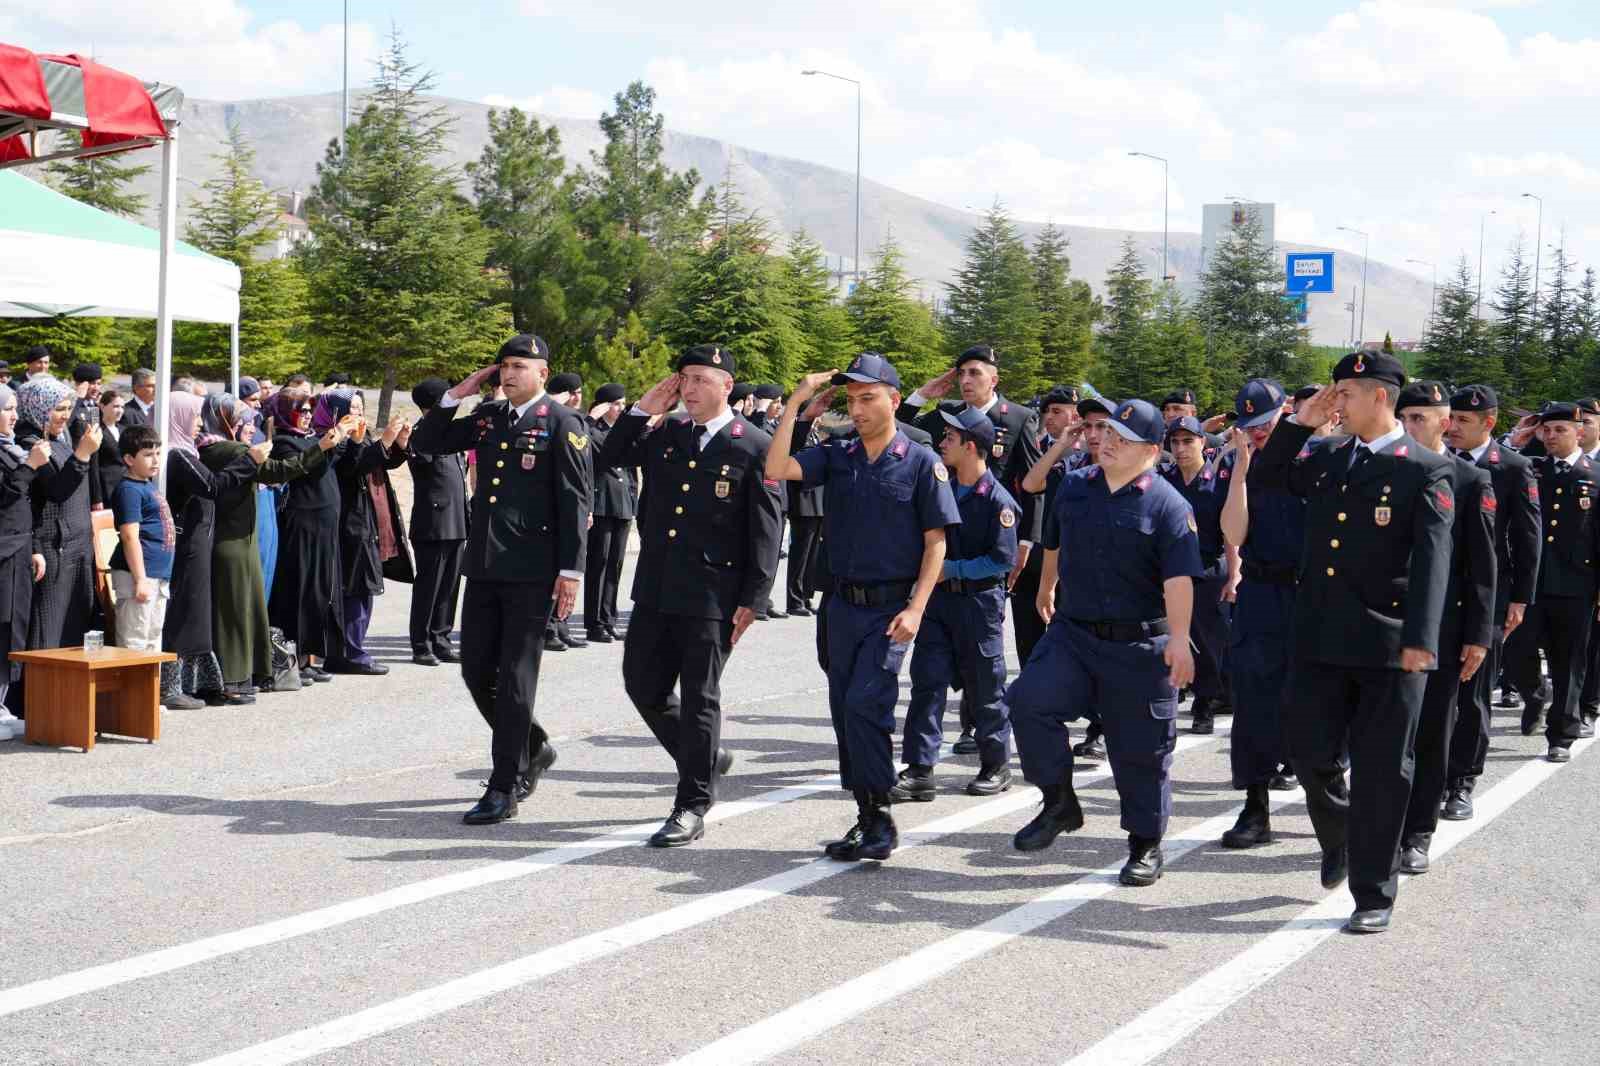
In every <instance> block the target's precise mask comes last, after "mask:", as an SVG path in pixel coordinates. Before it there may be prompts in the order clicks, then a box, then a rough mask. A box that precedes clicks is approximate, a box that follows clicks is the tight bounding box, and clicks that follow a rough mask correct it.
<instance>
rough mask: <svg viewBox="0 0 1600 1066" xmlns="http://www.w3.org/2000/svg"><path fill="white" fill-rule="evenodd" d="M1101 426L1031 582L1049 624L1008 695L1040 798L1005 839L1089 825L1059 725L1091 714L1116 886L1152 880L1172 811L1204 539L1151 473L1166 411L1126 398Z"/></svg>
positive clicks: (1174, 495) (1049, 525)
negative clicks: (1113, 798) (1109, 798)
mask: <svg viewBox="0 0 1600 1066" xmlns="http://www.w3.org/2000/svg"><path fill="white" fill-rule="evenodd" d="M1106 425H1107V426H1108V427H1109V428H1110V431H1109V432H1107V433H1106V434H1105V439H1104V440H1103V441H1102V442H1101V445H1100V464H1099V465H1098V466H1091V467H1089V468H1087V469H1084V470H1081V471H1074V472H1072V473H1070V474H1068V475H1066V477H1064V478H1063V479H1062V481H1061V487H1060V488H1059V489H1058V490H1057V492H1056V499H1055V505H1054V507H1053V509H1052V510H1051V513H1050V515H1049V516H1048V517H1047V520H1046V522H1045V526H1044V533H1043V541H1042V544H1043V546H1044V549H1045V563H1044V566H1045V579H1044V580H1043V581H1041V582H1040V585H1039V614H1040V615H1042V616H1043V617H1045V618H1047V619H1049V620H1050V624H1049V628H1047V629H1046V630H1045V635H1044V639H1043V640H1041V641H1040V642H1039V644H1038V646H1037V647H1036V648H1034V651H1033V656H1032V657H1031V658H1030V659H1029V660H1028V662H1027V665H1025V666H1024V667H1023V668H1022V674H1021V676H1019V677H1018V678H1017V679H1016V681H1014V682H1013V683H1012V685H1011V688H1010V690H1009V691H1008V692H1007V693H1006V703H1007V705H1008V706H1009V708H1010V710H1011V722H1012V728H1013V729H1014V730H1015V731H1016V736H1017V751H1018V753H1019V754H1020V755H1021V756H1022V773H1023V776H1024V777H1026V778H1027V780H1029V781H1030V782H1032V783H1033V784H1035V785H1038V786H1039V791H1040V792H1042V793H1043V794H1044V807H1043V809H1042V810H1041V811H1040V812H1039V814H1038V815H1037V816H1036V817H1035V818H1034V819H1033V821H1031V822H1029V823H1028V824H1027V825H1026V826H1025V827H1023V829H1022V830H1021V831H1019V832H1018V833H1017V835H1016V837H1015V839H1014V841H1013V843H1014V845H1015V846H1016V848H1017V849H1018V850H1019V851H1038V850H1040V849H1043V848H1046V847H1048V846H1049V845H1050V844H1051V843H1052V842H1053V841H1054V840H1055V838H1056V837H1057V836H1058V835H1060V834H1061V833H1068V832H1071V831H1073V830H1074V829H1077V828H1079V827H1080V826H1082V825H1083V809H1082V807H1081V806H1080V805H1079V803H1078V797H1077V794H1076V793H1075V792H1074V790H1073V787H1072V751H1071V749H1070V748H1068V747H1067V740H1068V736H1067V726H1066V722H1068V721H1072V720H1075V719H1078V718H1081V717H1083V715H1084V712H1085V711H1086V710H1087V709H1088V708H1090V707H1096V708H1098V709H1099V712H1100V719H1101V722H1102V724H1103V726H1104V729H1105V734H1106V747H1107V750H1108V751H1109V752H1110V757H1111V771H1112V774H1113V776H1114V777H1115V778H1116V782H1117V794H1118V795H1119V796H1120V797H1121V800H1122V827H1123V828H1124V829H1126V830H1127V831H1128V861H1127V863H1126V864H1125V865H1124V866H1123V868H1122V872H1121V874H1120V878H1119V879H1120V880H1121V882H1122V883H1123V884H1125V885H1151V884H1154V883H1155V882H1156V880H1157V879H1158V878H1160V876H1161V869H1162V864H1163V861H1164V860H1163V857H1162V853H1161V838H1162V836H1163V835H1165V833H1166V830H1167V820H1168V818H1169V817H1170V816H1171V814H1172V781H1171V777H1170V773H1171V768H1172V751H1173V747H1174V745H1175V744H1176V742H1177V723H1176V719H1177V716H1178V689H1180V688H1182V687H1183V686H1184V685H1186V684H1188V683H1189V682H1190V681H1192V680H1193V679H1194V659H1193V658H1192V657H1191V655H1190V653H1189V620H1190V616H1191V612H1192V609H1193V604H1194V578H1197V577H1199V576H1200V575H1201V573H1202V567H1201V565H1200V542H1199V536H1198V534H1197V532H1196V526H1195V520H1194V512H1193V511H1192V510H1191V509H1190V507H1189V505H1188V503H1186V502H1185V501H1184V499H1183V497H1182V496H1181V495H1179V494H1178V491H1177V490H1176V489H1174V488H1173V487H1172V486H1171V485H1170V484H1168V483H1167V482H1166V480H1165V479H1163V478H1162V477H1160V476H1159V475H1158V474H1157V473H1156V472H1155V466H1156V461H1157V458H1158V457H1159V455H1160V452H1161V442H1162V440H1163V438H1164V437H1165V436H1166V426H1165V424H1164V423H1163V422H1162V421H1161V413H1160V412H1159V411H1157V410H1156V409H1155V408H1154V407H1153V406H1151V405H1150V404H1149V403H1146V402H1145V401H1144V400H1126V401H1124V402H1123V403H1121V404H1119V405H1118V406H1117V409H1116V411H1115V412H1114V413H1113V414H1112V416H1111V418H1109V419H1108V420H1107V421H1106ZM1052 574H1054V575H1056V577H1057V579H1058V581H1059V586H1060V603H1059V605H1058V604H1057V602H1056V589H1057V581H1051V580H1050V576H1051V575H1052ZM1058 612H1059V613H1058Z"/></svg>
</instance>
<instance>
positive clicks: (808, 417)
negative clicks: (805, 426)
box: [800, 385, 839, 422]
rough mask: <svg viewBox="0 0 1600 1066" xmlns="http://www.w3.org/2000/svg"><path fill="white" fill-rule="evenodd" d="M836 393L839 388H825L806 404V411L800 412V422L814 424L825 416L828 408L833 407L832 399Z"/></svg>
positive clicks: (830, 386)
mask: <svg viewBox="0 0 1600 1066" xmlns="http://www.w3.org/2000/svg"><path fill="white" fill-rule="evenodd" d="M838 392H839V386H837V385H829V386H828V387H827V388H825V389H823V390H822V391H821V392H819V393H817V395H816V398H815V399H813V400H812V401H811V402H810V403H808V404H806V409H805V410H804V411H801V412H800V421H802V422H815V421H816V420H817V419H819V418H821V417H822V416H823V415H825V414H827V413H828V408H829V407H831V406H833V398H834V396H835V395H837V394H838Z"/></svg>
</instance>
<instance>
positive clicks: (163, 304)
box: [156, 128, 178, 493]
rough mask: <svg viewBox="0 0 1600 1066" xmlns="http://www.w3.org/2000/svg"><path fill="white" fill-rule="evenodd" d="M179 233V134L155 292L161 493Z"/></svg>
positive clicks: (169, 154)
mask: <svg viewBox="0 0 1600 1066" xmlns="http://www.w3.org/2000/svg"><path fill="white" fill-rule="evenodd" d="M177 233H178V131H177V129H176V128H172V129H169V130H168V132H167V139H166V140H165V141H163V142H162V143H161V270H160V281H159V283H158V284H159V288H158V289H157V290H156V429H157V431H158V432H160V434H161V455H162V459H163V461H162V463H161V475H160V482H159V484H160V487H161V491H162V492H163V493H165V492H166V491H167V464H166V462H165V459H166V454H167V423H168V418H167V408H168V406H169V403H168V393H170V392H171V390H172V300H171V287H172V256H173V251H174V245H175V244H176V243H177V239H178V238H177Z"/></svg>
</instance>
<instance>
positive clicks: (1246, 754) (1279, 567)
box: [1221, 378, 1306, 848]
mask: <svg viewBox="0 0 1600 1066" xmlns="http://www.w3.org/2000/svg"><path fill="white" fill-rule="evenodd" d="M1283 408H1284V390H1283V386H1281V385H1279V384H1278V383H1277V382H1276V381H1272V380H1270V379H1268V378H1255V379H1253V380H1251V381H1247V382H1245V384H1244V387H1243V388H1241V389H1240V390H1239V394H1238V396H1236V397H1235V398H1234V411H1235V413H1236V414H1237V416H1238V417H1237V420H1236V421H1235V423H1234V432H1233V443H1234V449H1233V462H1232V470H1231V473H1230V474H1229V477H1228V490H1227V491H1228V496H1227V501H1226V503H1225V504H1224V506H1223V510H1222V517H1221V522H1222V531H1223V535H1224V536H1225V537H1226V538H1227V542H1228V543H1229V544H1231V545H1233V546H1235V547H1236V548H1238V550H1239V578H1240V579H1239V584H1238V586H1237V587H1236V588H1235V590H1234V603H1233V618H1232V623H1231V627H1230V630H1229V634H1228V671H1229V681H1230V682H1231V683H1232V686H1233V736H1232V743H1231V744H1230V745H1229V754H1228V757H1229V762H1230V764H1231V769H1232V776H1233V787H1234V788H1237V789H1243V790H1244V793H1245V804H1244V810H1243V811H1241V812H1240V814H1239V820H1238V821H1237V822H1236V823H1235V824H1234V826H1233V828H1232V829H1229V830H1228V831H1227V832H1226V833H1224V834H1223V835H1222V844H1223V846H1224V847H1229V848H1251V847H1255V846H1256V845H1258V844H1268V843H1271V842H1272V820H1271V815H1270V813H1269V812H1270V809H1271V807H1270V804H1269V802H1268V798H1267V792H1268V790H1269V789H1270V788H1272V787H1274V786H1275V785H1282V786H1284V787H1286V788H1293V787H1294V784H1293V783H1292V782H1291V781H1289V780H1287V779H1285V778H1284V775H1283V774H1282V769H1283V767H1284V766H1285V765H1287V763H1288V761H1289V746H1288V741H1287V740H1286V739H1285V735H1284V722H1283V719H1284V714H1285V712H1286V709H1287V708H1288V707H1289V706H1291V705H1292V702H1293V701H1292V698H1291V696H1290V693H1289V631H1290V628H1291V627H1292V625H1293V619H1294V595H1295V583H1296V581H1297V580H1298V578H1297V576H1296V575H1297V571H1298V569H1299V566H1300V555H1301V552H1302V549H1303V546H1304V543H1305V535H1306V527H1305V512H1306V505H1305V501H1304V500H1302V499H1300V498H1299V497H1298V496H1294V495H1291V494H1290V493H1288V492H1286V491H1283V490H1282V489H1274V488H1270V487H1268V486H1267V485H1265V484H1263V483H1262V480H1261V478H1260V476H1259V475H1257V474H1254V473H1252V464H1253V461H1254V458H1255V455H1256V453H1257V452H1258V451H1259V450H1260V449H1261V446H1262V445H1264V444H1265V443H1266V442H1267V439H1268V438H1269V437H1270V436H1271V435H1272V431H1273V430H1274V429H1275V428H1277V425H1278V421H1279V420H1280V419H1281V418H1282V417H1283Z"/></svg>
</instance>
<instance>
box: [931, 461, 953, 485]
mask: <svg viewBox="0 0 1600 1066" xmlns="http://www.w3.org/2000/svg"><path fill="white" fill-rule="evenodd" d="M933 476H934V477H936V478H938V479H939V480H940V481H949V480H950V471H949V470H948V469H946V467H945V465H944V464H943V463H934V464H933Z"/></svg>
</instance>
